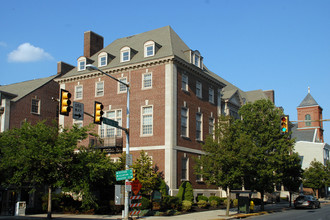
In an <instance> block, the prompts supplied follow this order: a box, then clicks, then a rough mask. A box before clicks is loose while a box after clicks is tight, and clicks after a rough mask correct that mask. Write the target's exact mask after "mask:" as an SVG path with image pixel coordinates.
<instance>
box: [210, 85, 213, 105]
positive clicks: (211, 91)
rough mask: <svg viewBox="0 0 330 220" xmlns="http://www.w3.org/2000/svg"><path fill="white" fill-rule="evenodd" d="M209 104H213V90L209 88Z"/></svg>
mask: <svg viewBox="0 0 330 220" xmlns="http://www.w3.org/2000/svg"><path fill="white" fill-rule="evenodd" d="M209 102H211V103H214V89H212V88H209Z"/></svg>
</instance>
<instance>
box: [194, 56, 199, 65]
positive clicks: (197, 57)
mask: <svg viewBox="0 0 330 220" xmlns="http://www.w3.org/2000/svg"><path fill="white" fill-rule="evenodd" d="M195 65H196V66H198V67H199V56H198V55H197V54H195Z"/></svg>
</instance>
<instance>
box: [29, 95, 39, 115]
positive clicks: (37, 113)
mask: <svg viewBox="0 0 330 220" xmlns="http://www.w3.org/2000/svg"><path fill="white" fill-rule="evenodd" d="M33 100H36V101H37V102H38V110H37V111H38V112H33V111H32V106H33ZM40 105H41V101H40V99H37V98H33V99H31V114H36V115H40Z"/></svg>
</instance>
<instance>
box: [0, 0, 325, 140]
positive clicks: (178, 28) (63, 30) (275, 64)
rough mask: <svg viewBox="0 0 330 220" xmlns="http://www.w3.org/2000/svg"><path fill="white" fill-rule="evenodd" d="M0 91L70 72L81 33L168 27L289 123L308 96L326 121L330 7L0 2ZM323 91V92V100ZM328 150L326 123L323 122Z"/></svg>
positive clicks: (269, 2)
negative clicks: (271, 94)
mask: <svg viewBox="0 0 330 220" xmlns="http://www.w3.org/2000/svg"><path fill="white" fill-rule="evenodd" d="M0 3H1V7H0V30H1V31H0V66H1V68H0V85H8V84H12V83H17V82H22V81H27V80H32V79H37V78H43V77H48V76H51V75H55V74H56V73H57V62H58V61H64V62H66V63H69V64H71V65H76V64H77V58H78V57H80V56H82V55H83V37H84V32H85V31H89V30H91V31H93V32H95V33H97V34H99V35H101V36H103V37H104V46H107V45H108V44H110V43H112V42H113V41H114V40H116V39H118V38H122V37H128V36H131V35H135V34H139V33H143V32H146V31H150V30H153V29H157V28H160V27H164V26H167V25H170V26H171V27H172V29H173V30H174V31H175V32H176V33H177V34H178V35H179V36H180V37H181V39H182V40H183V41H184V42H185V43H186V44H187V45H188V47H190V48H191V49H192V50H198V51H199V52H200V53H201V55H202V56H203V58H204V64H205V65H206V66H207V67H208V68H209V69H210V70H211V71H213V72H214V73H216V74H218V75H219V76H221V77H222V78H224V79H226V80H227V81H229V82H231V83H232V84H234V85H235V86H237V87H239V88H240V89H242V90H243V91H250V90H257V89H262V90H274V91H275V105H276V106H282V107H283V108H284V111H285V114H288V115H290V121H296V120H297V106H299V104H300V103H301V102H302V100H303V99H304V98H305V96H306V95H307V94H308V87H310V92H311V95H312V96H313V98H314V99H315V100H316V102H317V103H318V104H319V105H320V106H321V107H322V108H323V119H330V99H329V96H328V95H329V91H330V90H329V89H328V88H329V86H330V0H166V1H160V0H122V1H118V0H117V1H113V0H97V1H86V0H79V1H78V0H70V1H68V0H56V1H55V0H54V1H51V0H29V1H26V0H10V1H9V0H1V1H0ZM326 91H328V92H326ZM324 137H325V141H326V142H327V143H329V142H330V121H328V122H324Z"/></svg>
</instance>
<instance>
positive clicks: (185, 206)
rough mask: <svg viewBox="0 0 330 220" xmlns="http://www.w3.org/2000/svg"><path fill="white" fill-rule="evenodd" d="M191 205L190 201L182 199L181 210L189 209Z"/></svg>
mask: <svg viewBox="0 0 330 220" xmlns="http://www.w3.org/2000/svg"><path fill="white" fill-rule="evenodd" d="M191 207H192V202H191V201H188V200H183V201H182V210H183V211H189V210H190V209H191Z"/></svg>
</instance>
